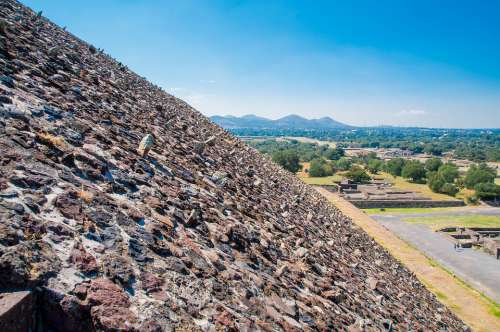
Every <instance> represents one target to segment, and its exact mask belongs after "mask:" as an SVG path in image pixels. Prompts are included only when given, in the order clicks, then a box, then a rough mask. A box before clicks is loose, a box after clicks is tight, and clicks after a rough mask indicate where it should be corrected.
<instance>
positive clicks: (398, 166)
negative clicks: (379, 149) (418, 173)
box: [385, 158, 406, 176]
mask: <svg viewBox="0 0 500 332" xmlns="http://www.w3.org/2000/svg"><path fill="white" fill-rule="evenodd" d="M405 162H406V161H405V160H404V159H403V158H394V159H391V160H389V161H388V162H387V164H386V166H385V168H386V170H387V172H389V174H391V175H393V176H401V171H402V170H403V167H404V166H405Z"/></svg>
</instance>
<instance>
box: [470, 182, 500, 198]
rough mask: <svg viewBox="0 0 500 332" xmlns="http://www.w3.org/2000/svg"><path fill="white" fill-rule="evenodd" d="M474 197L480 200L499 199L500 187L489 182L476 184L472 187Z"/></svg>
mask: <svg viewBox="0 0 500 332" xmlns="http://www.w3.org/2000/svg"><path fill="white" fill-rule="evenodd" d="M474 190H475V191H476V196H477V197H479V198H481V199H492V198H498V197H500V186H499V185H496V184H494V183H491V182H483V183H478V184H476V185H475V186H474Z"/></svg>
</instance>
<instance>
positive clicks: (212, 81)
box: [200, 80, 217, 84]
mask: <svg viewBox="0 0 500 332" xmlns="http://www.w3.org/2000/svg"><path fill="white" fill-rule="evenodd" d="M200 83H203V84H215V83H217V82H216V81H215V80H200Z"/></svg>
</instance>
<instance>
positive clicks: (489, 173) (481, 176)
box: [464, 163, 496, 189]
mask: <svg viewBox="0 0 500 332" xmlns="http://www.w3.org/2000/svg"><path fill="white" fill-rule="evenodd" d="M495 177H496V171H495V170H494V169H492V168H490V167H488V165H486V164H484V163H482V164H479V165H472V166H471V167H470V168H469V170H468V171H467V174H466V175H465V179H464V184H465V186H466V187H467V188H468V189H474V187H475V186H476V185H477V184H479V183H493V182H494V181H495Z"/></svg>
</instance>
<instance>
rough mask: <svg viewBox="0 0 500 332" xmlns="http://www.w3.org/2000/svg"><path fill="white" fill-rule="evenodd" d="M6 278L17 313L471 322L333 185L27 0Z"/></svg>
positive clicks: (47, 320)
mask: <svg viewBox="0 0 500 332" xmlns="http://www.w3.org/2000/svg"><path fill="white" fill-rule="evenodd" d="M61 5H62V4H61ZM168 65H169V64H168V63H166V64H165V66H168ZM0 292H1V294H0V330H1V331H74V332H78V331H469V328H468V327H467V326H466V325H465V324H464V323H463V322H462V321H461V320H460V319H458V318H457V317H456V316H455V315H454V314H453V313H452V312H451V311H450V310H449V309H448V308H446V307H445V306H444V305H443V304H442V303H441V302H439V301H438V299H437V298H436V297H435V296H434V295H433V294H432V293H431V292H429V291H428V290H427V289H426V288H425V287H424V285H423V284H422V283H421V282H419V280H417V278H416V277H415V275H414V274H413V273H411V272H410V271H409V270H407V269H406V268H405V267H404V266H403V265H402V264H401V263H400V262H398V261H397V260H396V259H394V258H393V257H392V256H391V255H390V254H389V253H388V252H387V251H386V250H385V249H383V248H382V247H381V246H380V245H378V244H377V243H375V241H374V240H373V239H372V238H370V237H369V236H368V235H367V234H366V233H364V232H363V231H362V230H361V229H359V228H358V227H357V226H355V225H354V224H353V223H352V222H351V220H349V219H348V218H347V217H345V216H344V215H343V214H342V213H341V212H340V211H339V210H338V209H337V208H336V207H335V206H333V205H332V204H330V203H329V202H327V201H326V200H325V199H324V198H323V197H322V196H321V195H320V194H319V193H318V192H316V191H315V190H313V189H312V188H311V187H309V186H308V185H306V184H304V183H302V182H301V181H300V180H299V179H297V178H296V177H295V176H294V175H293V174H291V173H289V172H287V171H285V170H284V169H282V168H281V167H279V166H278V165H276V164H274V163H273V162H272V161H271V160H270V159H269V158H268V157H264V156H263V155H261V154H260V153H258V152H257V151H256V150H254V149H253V148H250V147H249V146H247V145H246V144H245V143H243V142H242V141H240V140H239V139H238V138H235V137H233V136H232V135H231V134H229V133H228V132H227V131H225V130H223V129H222V128H220V127H219V126H217V125H215V124H214V123H212V122H211V121H210V120H208V119H207V118H206V117H204V116H203V115H202V114H201V113H199V112H198V111H196V110H195V109H193V108H192V107H191V106H190V105H188V104H187V103H185V102H183V101H182V100H179V99H177V98H175V97H173V96H171V95H169V94H168V93H166V92H165V91H163V90H162V89H161V88H159V87H158V86H155V85H153V84H151V83H149V82H148V81H147V80H146V79H145V78H143V77H141V76H139V75H138V74H136V73H134V72H132V71H131V70H129V69H128V68H127V66H126V64H122V63H119V62H117V61H115V60H114V59H113V58H112V57H111V56H110V55H108V54H106V53H105V52H104V51H103V50H100V49H97V48H96V47H94V46H92V45H90V44H88V43H86V42H85V41H83V40H81V39H79V38H78V37H76V36H73V35H72V34H70V33H69V32H67V31H66V29H63V28H61V27H58V26H57V25H55V24H53V23H51V22H50V21H48V20H47V19H46V18H45V17H44V16H43V14H42V13H36V12H34V11H32V10H31V9H29V8H27V7H25V6H23V5H21V4H20V3H18V2H16V1H14V0H2V1H1V2H0Z"/></svg>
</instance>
